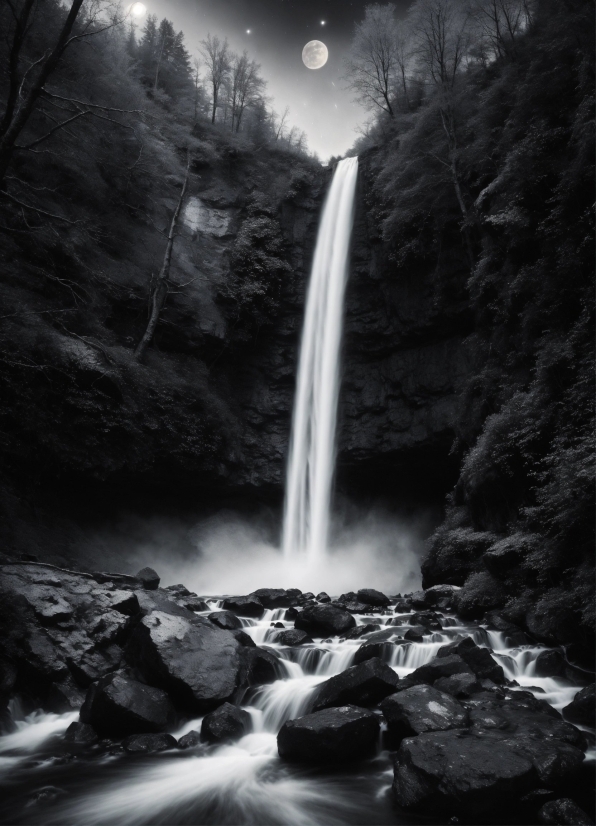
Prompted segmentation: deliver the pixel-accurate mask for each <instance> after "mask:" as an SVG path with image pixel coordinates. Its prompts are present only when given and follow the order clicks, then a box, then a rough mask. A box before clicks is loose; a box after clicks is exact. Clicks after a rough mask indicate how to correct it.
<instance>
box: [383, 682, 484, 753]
mask: <svg viewBox="0 0 596 826" xmlns="http://www.w3.org/2000/svg"><path fill="white" fill-rule="evenodd" d="M381 711H382V712H383V716H384V717H385V720H386V721H387V727H388V729H389V733H390V734H391V736H392V737H393V738H394V739H395V740H398V741H400V740H403V738H404V737H413V736H415V735H417V734H422V733H423V732H426V731H445V730H447V729H452V728H463V727H464V726H466V725H467V723H468V712H467V710H466V709H465V708H464V707H463V706H462V705H460V704H459V703H458V702H457V700H455V699H454V698H453V697H451V696H450V695H449V694H444V693H443V692H441V691H437V689H436V688H431V686H428V685H417V686H413V687H412V688H408V689H406V691H400V692H399V693H398V694H392V695H391V696H390V697H387V698H386V699H385V700H383V702H382V703H381Z"/></svg>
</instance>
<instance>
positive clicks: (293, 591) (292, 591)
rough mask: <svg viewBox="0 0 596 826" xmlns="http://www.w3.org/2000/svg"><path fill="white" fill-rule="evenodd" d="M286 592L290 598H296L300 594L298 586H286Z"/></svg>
mask: <svg viewBox="0 0 596 826" xmlns="http://www.w3.org/2000/svg"><path fill="white" fill-rule="evenodd" d="M286 594H287V595H288V596H289V597H290V598H291V599H298V597H301V596H302V591H301V590H300V588H288V589H287V591H286Z"/></svg>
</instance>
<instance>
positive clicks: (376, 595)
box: [357, 588, 389, 608]
mask: <svg viewBox="0 0 596 826" xmlns="http://www.w3.org/2000/svg"><path fill="white" fill-rule="evenodd" d="M357 596H358V600H359V601H360V602H364V603H366V605H376V606H379V607H380V608H383V607H384V606H385V605H389V597H386V596H385V594H383V593H381V591H375V589H374V588H361V589H360V590H359V591H358V594H357Z"/></svg>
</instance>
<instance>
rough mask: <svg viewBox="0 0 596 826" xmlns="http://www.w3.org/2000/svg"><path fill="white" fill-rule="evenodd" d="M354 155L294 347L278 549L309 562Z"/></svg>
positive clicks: (344, 171)
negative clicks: (293, 395)
mask: <svg viewBox="0 0 596 826" xmlns="http://www.w3.org/2000/svg"><path fill="white" fill-rule="evenodd" d="M357 176H358V158H346V159H345V160H343V161H340V162H339V163H338V165H337V168H336V170H335V174H334V176H333V181H332V184H331V189H330V190H329V194H328V196H327V201H326V203H325V207H324V209H323V215H322V219H321V224H320V227H319V232H318V237H317V245H316V249H315V256H314V260H313V266H312V272H311V276H310V284H309V287H308V295H307V299H306V310H305V316H304V329H303V332H302V344H301V347H300V359H299V365H298V378H297V386H296V399H295V402H294V414H293V421H292V435H291V440H290V455H289V462H288V475H287V482H286V502H285V514H284V527H283V550H284V553H285V555H286V557H288V558H295V557H297V556H303V557H305V558H306V561H307V564H309V565H310V566H312V567H314V566H315V565H316V562H317V560H318V559H320V558H321V557H324V555H325V551H326V549H327V538H328V532H329V507H330V499H331V484H332V480H333V468H334V464H335V426H336V419H337V400H338V394H339V361H340V359H339V353H340V344H341V332H342V320H343V305H344V293H345V288H346V282H347V277H348V259H349V250H350V238H351V234H352V224H353V219H354V197H355V193H356V179H357Z"/></svg>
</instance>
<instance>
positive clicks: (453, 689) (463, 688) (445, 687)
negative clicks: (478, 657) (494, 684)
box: [433, 674, 482, 697]
mask: <svg viewBox="0 0 596 826" xmlns="http://www.w3.org/2000/svg"><path fill="white" fill-rule="evenodd" d="M433 685H434V687H435V688H436V689H437V691H442V692H443V693H444V694H451V696H452V697H471V696H472V694H477V693H478V692H479V691H482V685H481V683H480V681H479V680H478V678H477V677H476V675H475V674H452V675H451V676H450V677H440V678H439V679H438V680H437V681H436V682H435V683H433Z"/></svg>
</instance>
